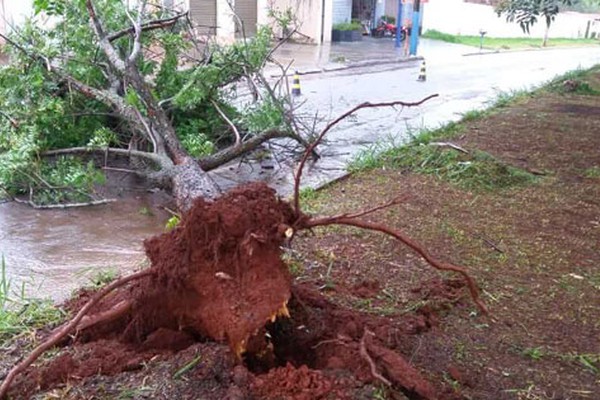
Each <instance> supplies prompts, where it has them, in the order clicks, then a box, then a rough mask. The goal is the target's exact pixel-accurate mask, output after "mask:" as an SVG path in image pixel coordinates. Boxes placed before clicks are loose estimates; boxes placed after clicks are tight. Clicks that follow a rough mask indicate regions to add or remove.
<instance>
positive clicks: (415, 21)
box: [409, 0, 421, 56]
mask: <svg viewBox="0 0 600 400" xmlns="http://www.w3.org/2000/svg"><path fill="white" fill-rule="evenodd" d="M413 1H414V2H413V15H412V28H411V30H410V51H409V54H410V55H411V56H416V55H417V46H418V45H419V25H420V22H421V18H420V14H421V0H413Z"/></svg>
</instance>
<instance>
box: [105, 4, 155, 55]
mask: <svg viewBox="0 0 600 400" xmlns="http://www.w3.org/2000/svg"><path fill="white" fill-rule="evenodd" d="M146 3H147V0H138V15H137V19H136V20H135V21H134V20H133V18H131V16H130V15H129V12H127V16H128V17H129V19H131V22H132V24H133V30H134V34H133V50H131V54H130V55H129V58H128V59H127V62H128V63H129V64H135V62H136V61H137V59H138V57H139V56H140V53H141V51H142V18H143V16H144V11H145V9H146ZM109 43H110V42H109Z"/></svg>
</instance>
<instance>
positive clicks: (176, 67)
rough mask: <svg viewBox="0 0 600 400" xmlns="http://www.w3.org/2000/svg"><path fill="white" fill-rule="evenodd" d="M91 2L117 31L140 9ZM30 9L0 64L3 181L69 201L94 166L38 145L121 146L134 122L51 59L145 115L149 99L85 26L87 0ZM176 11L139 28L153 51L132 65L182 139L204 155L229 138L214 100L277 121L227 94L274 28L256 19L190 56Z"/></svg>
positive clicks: (258, 57) (10, 188) (259, 121)
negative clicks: (167, 19) (243, 32)
mask: <svg viewBox="0 0 600 400" xmlns="http://www.w3.org/2000/svg"><path fill="white" fill-rule="evenodd" d="M94 5H95V8H96V11H97V14H98V17H99V19H101V21H102V24H103V26H104V29H105V31H106V32H118V31H120V30H122V29H123V28H125V27H128V26H130V25H131V22H130V17H133V18H136V15H135V14H136V12H137V11H136V10H130V11H129V14H131V15H128V11H127V9H126V2H123V1H121V0H96V1H94ZM34 9H35V12H36V16H34V17H33V18H32V19H31V20H29V21H26V22H25V23H24V24H23V25H22V26H21V27H20V28H18V30H17V31H16V32H14V33H13V34H12V36H11V40H13V41H14V42H15V43H17V46H20V49H19V48H17V47H12V46H7V50H8V52H9V53H10V56H11V57H10V64H9V65H7V66H5V67H3V68H0V110H2V112H3V115H8V116H10V118H5V117H0V188H2V189H3V190H5V191H7V192H8V193H9V194H12V195H15V194H24V193H29V192H30V188H31V189H33V197H34V200H35V201H39V202H41V203H48V202H54V201H71V200H75V199H79V198H82V197H81V196H83V197H85V196H86V194H85V193H86V192H87V193H88V194H89V191H90V190H92V188H93V183H97V182H99V181H100V180H101V179H100V175H99V174H97V172H96V171H95V170H94V169H93V167H92V165H91V164H87V163H85V162H84V160H78V159H69V160H68V161H66V160H62V161H57V162H52V163H48V162H45V161H42V160H43V159H44V157H43V155H42V153H43V152H44V151H47V150H54V149H60V148H70V147H84V146H88V147H92V148H99V147H100V148H102V147H107V146H114V147H125V146H126V144H127V143H129V142H130V140H131V139H132V137H133V135H134V131H133V130H132V124H128V123H127V118H128V117H126V116H125V117H124V116H123V115H121V116H118V115H116V113H118V110H115V109H114V108H113V107H108V106H106V105H105V104H104V103H103V102H102V101H100V100H98V99H97V98H95V97H94V96H89V95H84V94H82V93H81V92H80V91H78V90H76V89H75V88H74V86H73V85H72V84H71V83H68V80H65V79H64V78H62V77H61V76H59V74H55V73H53V72H51V71H49V68H48V65H52V66H53V68H56V69H60V71H61V74H60V75H62V74H64V75H69V76H71V77H73V78H74V79H76V80H78V81H80V82H82V83H84V84H85V85H88V86H89V87H91V88H95V89H98V90H103V91H107V92H108V91H109V90H110V92H109V93H111V96H119V97H120V100H121V101H123V103H124V104H125V105H128V106H130V107H131V108H135V109H136V110H137V111H139V113H140V114H141V115H142V116H149V115H150V111H149V110H148V106H149V105H148V104H146V102H147V101H148V100H147V99H146V100H144V99H145V97H144V95H142V94H141V93H138V92H137V91H136V90H134V87H133V86H132V85H131V84H130V82H127V81H125V80H122V81H121V82H116V83H115V82H113V81H111V80H110V79H109V77H110V73H109V72H114V71H111V70H110V68H109V67H108V65H109V64H110V63H109V60H107V58H106V56H105V55H104V52H103V51H101V50H100V44H99V43H98V39H97V37H96V36H95V34H94V32H93V31H92V29H91V27H90V23H89V17H88V12H87V9H86V5H85V1H82V0H81V1H67V0H35V1H34ZM148 9H151V10H156V11H150V14H148V15H147V16H146V19H147V20H149V19H155V18H161V17H164V15H163V13H164V10H159V9H158V8H152V7H148ZM152 13H155V14H152ZM47 15H51V16H60V17H59V18H55V19H54V20H53V22H54V23H55V24H54V25H53V26H51V27H48V28H46V26H47V24H42V23H39V22H40V21H41V20H42V19H43V18H46V16H47ZM278 15H279V17H280V18H281V19H282V21H281V22H282V23H288V22H289V20H290V18H291V17H292V15H291V11H290V10H286V11H284V12H282V13H281V14H278ZM182 21H183V23H182V24H181V25H180V24H175V25H173V26H170V27H169V29H166V30H160V29H157V30H150V31H146V32H144V34H143V37H142V44H143V45H144V46H145V47H151V48H152V50H153V51H148V52H142V54H141V56H140V59H139V60H138V61H137V68H138V70H139V71H140V72H141V74H142V75H143V76H145V77H147V80H146V82H147V84H148V88H149V91H150V93H151V95H152V96H153V100H156V101H157V102H160V104H161V105H162V106H163V108H164V109H165V110H166V112H167V114H168V116H169V117H170V120H171V121H172V124H173V127H174V129H175V131H176V133H177V135H178V137H179V139H180V140H181V142H182V145H183V147H184V148H185V149H186V150H187V151H188V152H189V153H190V154H191V155H192V156H194V157H204V156H206V155H209V154H211V153H213V152H214V151H215V144H216V143H219V144H223V145H228V144H229V143H231V140H232V139H231V134H230V133H229V127H228V125H227V123H226V121H225V120H224V119H223V118H222V117H221V116H220V115H219V113H218V112H217V111H216V109H215V106H214V105H215V104H217V105H218V107H219V108H220V109H221V110H223V112H224V113H225V114H226V115H228V116H229V118H230V119H231V120H235V121H238V120H243V121H245V122H246V126H245V128H247V129H248V130H250V131H251V132H258V131H259V130H261V129H263V128H264V127H273V126H279V125H281V120H282V117H281V115H278V114H277V113H276V112H275V111H274V110H275V109H274V107H272V105H270V104H264V105H260V106H254V107H250V108H249V109H248V113H249V114H250V115H249V116H248V117H247V118H244V117H242V116H240V115H239V112H238V111H237V110H236V109H235V108H234V107H233V106H231V105H229V104H227V100H226V99H229V98H231V96H228V95H229V94H231V92H232V90H233V89H232V88H234V87H235V85H233V84H234V83H235V82H236V81H238V80H240V79H241V78H242V77H244V76H247V75H252V74H254V73H256V72H257V71H259V70H260V69H261V68H262V67H263V66H264V63H265V59H266V57H267V55H268V54H269V52H270V50H271V45H272V42H271V39H272V33H271V31H270V29H268V28H264V27H263V28H260V29H259V30H258V32H257V34H256V36H255V37H254V38H252V39H249V40H246V41H243V42H236V43H234V44H233V45H230V46H220V45H216V44H214V45H212V44H211V45H208V48H207V49H206V54H210V57H208V59H207V60H206V62H196V63H192V62H190V61H191V59H189V58H186V57H185V56H184V55H185V53H186V51H188V50H190V48H191V43H192V41H190V40H189V38H188V37H187V36H186V34H187V32H186V31H184V29H183V28H184V23H185V19H183V20H182ZM112 44H113V46H114V47H115V49H116V51H117V53H118V54H120V55H127V54H129V53H130V51H131V45H132V43H131V37H130V36H128V35H125V36H123V37H121V38H119V39H116V40H113V41H112ZM157 48H162V50H164V55H163V56H162V57H161V58H151V57H154V55H155V54H157V53H159V54H160V53H161V52H160V51H154V50H156V49H157ZM23 49H25V51H23ZM137 111H136V112H137ZM14 121H16V122H17V123H14ZM226 133H227V137H226V138H225V139H224V136H225V134H226ZM75 164H79V166H76V165H75ZM51 169H56V171H55V172H53V173H52V172H50V170H51ZM69 185H72V186H71V187H70V188H68V189H67V188H66V187H67V186H69ZM54 186H56V187H58V188H59V189H56V188H54Z"/></svg>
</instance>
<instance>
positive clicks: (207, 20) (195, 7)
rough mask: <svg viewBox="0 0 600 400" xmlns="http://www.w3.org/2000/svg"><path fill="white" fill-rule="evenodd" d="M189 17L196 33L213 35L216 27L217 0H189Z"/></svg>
mask: <svg viewBox="0 0 600 400" xmlns="http://www.w3.org/2000/svg"><path fill="white" fill-rule="evenodd" d="M190 17H191V18H192V22H193V23H194V27H195V28H196V31H197V32H198V33H200V34H204V35H214V34H215V33H216V29H217V0H190Z"/></svg>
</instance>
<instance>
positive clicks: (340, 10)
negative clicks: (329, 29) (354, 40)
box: [332, 0, 352, 24]
mask: <svg viewBox="0 0 600 400" xmlns="http://www.w3.org/2000/svg"><path fill="white" fill-rule="evenodd" d="M351 19H352V0H333V15H332V22H333V24H339V23H342V22H350V20H351Z"/></svg>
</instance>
